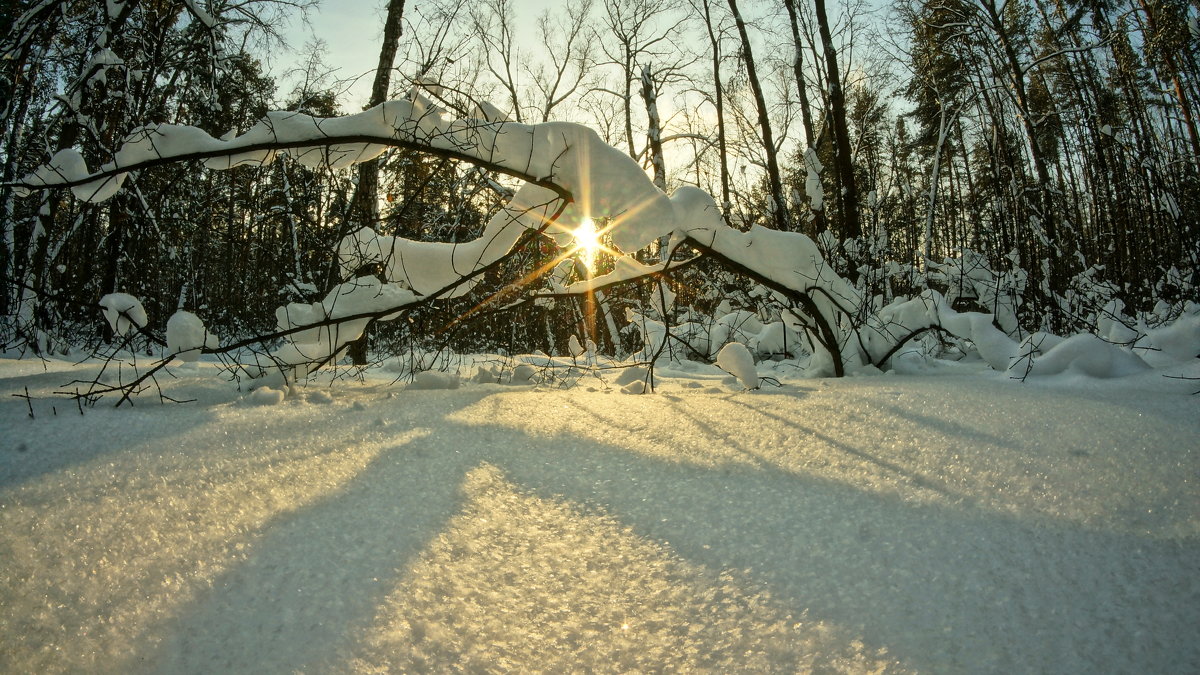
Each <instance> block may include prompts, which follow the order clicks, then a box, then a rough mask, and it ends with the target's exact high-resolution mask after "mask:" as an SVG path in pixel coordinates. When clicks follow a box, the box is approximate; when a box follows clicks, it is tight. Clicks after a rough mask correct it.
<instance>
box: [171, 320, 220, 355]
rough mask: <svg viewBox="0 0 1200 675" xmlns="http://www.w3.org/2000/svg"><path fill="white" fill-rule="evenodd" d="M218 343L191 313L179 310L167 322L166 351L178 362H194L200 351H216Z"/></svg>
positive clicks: (202, 323)
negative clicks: (204, 349) (205, 348)
mask: <svg viewBox="0 0 1200 675" xmlns="http://www.w3.org/2000/svg"><path fill="white" fill-rule="evenodd" d="M219 343H220V340H218V339H217V336H216V335H213V334H212V333H209V332H208V329H207V328H205V327H204V322H203V321H201V320H200V317H198V316H196V315H195V314H192V313H191V312H188V311H185V310H182V309H181V310H179V311H177V312H175V313H174V314H172V315H171V318H170V319H168V320H167V351H168V352H170V353H172V354H175V355H176V356H175V358H177V359H179V360H180V361H185V362H190V361H195V360H197V359H199V358H200V349H202V348H204V347H207V348H209V349H216V348H217V346H218V345H219Z"/></svg>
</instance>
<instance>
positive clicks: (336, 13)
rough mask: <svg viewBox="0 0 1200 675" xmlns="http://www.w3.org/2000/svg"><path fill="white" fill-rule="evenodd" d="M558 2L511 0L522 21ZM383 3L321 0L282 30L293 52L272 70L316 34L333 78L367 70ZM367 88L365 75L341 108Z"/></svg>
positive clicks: (351, 106)
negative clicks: (333, 71)
mask: <svg viewBox="0 0 1200 675" xmlns="http://www.w3.org/2000/svg"><path fill="white" fill-rule="evenodd" d="M415 2H416V0H408V2H407V3H406V10H407V9H408V5H411V4H413V3H415ZM559 4H561V3H560V2H557V1H556V0H514V5H515V9H516V12H517V16H518V18H519V19H522V20H532V19H534V18H536V17H537V16H538V15H539V14H540V13H541V12H542V11H543V10H544V9H546V8H548V7H554V6H558V5H559ZM385 5H386V0H324V1H323V2H322V3H321V5H320V6H319V7H318V8H317V9H316V10H315V11H313V12H312V13H311V15H310V17H309V25H307V26H306V25H303V24H302V23H301V22H300V21H299V20H295V21H293V22H292V24H291V25H290V26H289V27H288V29H287V31H285V34H286V35H287V36H288V41H289V42H290V43H291V45H292V48H293V49H295V50H296V51H297V54H296V55H294V56H293V57H290V58H289V57H286V56H285V57H280V58H277V59H276V61H277V63H276V64H275V67H274V71H275V72H276V73H282V72H284V71H285V70H287V69H288V68H289V67H291V66H292V65H293V64H294V63H296V62H302V61H303V60H304V57H303V55H302V54H299V52H300V51H301V50H302V49H303V47H304V45H305V43H307V42H308V41H309V40H311V39H312V38H313V37H316V38H319V39H321V40H323V41H325V43H326V45H327V46H328V51H327V52H326V58H325V61H326V63H327V64H328V65H330V66H332V67H334V68H336V69H337V73H336V75H335V76H336V77H338V78H353V77H358V76H360V75H362V74H364V73H368V71H370V70H371V69H373V68H374V67H375V65H376V62H377V61H378V60H379V45H380V40H381V39H382V38H383V19H384V6H385ZM284 86H285V87H287V86H290V85H287V84H285V85H284ZM370 88H371V77H370V75H369V74H368V75H367V76H366V77H363V78H361V79H360V80H359V82H358V84H357V85H356V86H355V87H354V88H353V89H351V91H350V97H348V98H347V99H346V101H345V102H344V104H343V109H344V110H346V111H347V112H350V111H353V110H356V109H357V108H358V107H359V106H361V105H362V104H364V103H366V101H367V98H368V97H369V95H370Z"/></svg>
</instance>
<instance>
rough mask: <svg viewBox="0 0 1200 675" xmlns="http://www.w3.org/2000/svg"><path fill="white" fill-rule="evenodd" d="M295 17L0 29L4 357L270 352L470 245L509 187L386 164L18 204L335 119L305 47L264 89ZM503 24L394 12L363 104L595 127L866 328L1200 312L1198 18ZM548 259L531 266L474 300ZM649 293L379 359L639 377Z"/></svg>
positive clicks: (533, 19) (479, 8) (706, 16)
mask: <svg viewBox="0 0 1200 675" xmlns="http://www.w3.org/2000/svg"><path fill="white" fill-rule="evenodd" d="M311 10H312V8H311V7H310V6H309V5H308V4H307V3H306V2H295V1H288V2H284V1H282V0H254V1H250V2H245V1H242V2H231V1H229V0H205V1H202V0H181V1H171V0H167V1H164V2H145V1H144V0H142V1H139V0H124V2H116V1H110V2H103V3H102V2H71V1H67V0H58V1H56V0H38V1H33V0H23V1H21V2H9V3H5V4H3V5H0V25H4V26H7V27H8V28H7V29H6V30H4V31H2V33H0V53H2V54H3V58H0V132H2V134H3V136H2V141H0V144H2V145H0V161H2V162H3V166H2V174H0V182H2V183H3V185H2V186H0V204H2V207H0V208H2V210H0V223H2V225H3V248H2V250H0V257H2V260H0V263H2V273H0V276H2V279H3V292H2V293H0V315H2V316H3V322H4V323H3V326H2V330H3V335H2V336H0V338H2V339H3V342H4V344H5V345H6V346H17V345H24V346H28V347H32V348H33V349H35V350H38V351H42V350H48V349H55V348H56V347H57V346H60V345H65V344H79V343H80V342H86V341H93V342H94V341H99V340H103V339H105V338H107V337H109V336H106V335H104V333H103V331H104V328H105V326H106V324H105V323H104V322H102V321H99V320H98V313H97V311H96V302H97V300H98V298H99V297H100V296H102V295H104V294H106V293H110V292H116V291H121V292H126V293H130V294H133V295H135V296H138V297H139V298H141V299H142V300H143V302H144V303H145V305H146V307H147V309H148V310H149V311H150V313H151V315H152V316H156V317H160V318H161V319H162V320H165V317H166V316H169V315H170V314H171V313H173V312H174V311H175V310H177V309H188V310H191V311H195V312H197V313H199V314H201V315H202V316H204V318H205V321H206V322H207V323H208V325H209V326H210V327H211V328H212V329H214V330H216V331H217V332H218V333H220V334H222V335H248V334H253V333H256V332H266V331H268V330H269V329H270V328H271V327H272V326H273V324H274V322H275V315H274V309H275V308H276V307H277V306H279V305H281V304H285V303H287V302H297V301H312V300H314V299H316V298H318V297H320V296H321V295H322V294H323V293H324V292H325V291H326V290H328V289H329V288H330V287H331V286H332V285H333V284H335V283H336V282H337V281H338V280H339V279H341V278H344V277H346V276H347V275H361V274H372V273H374V272H375V271H374V270H370V269H361V270H345V269H342V268H341V267H340V266H339V264H338V260H337V258H336V248H337V244H338V242H339V241H340V240H341V239H342V238H343V237H344V236H346V235H347V234H350V233H352V232H354V231H356V230H358V229H359V228H361V227H364V226H371V227H375V228H377V229H379V230H380V231H381V232H384V233H386V234H398V235H403V236H406V237H409V238H414V239H426V240H438V241H461V240H465V239H470V238H471V237H473V236H475V235H476V233H478V231H479V229H480V227H481V225H482V223H484V222H485V221H486V219H487V218H488V217H489V216H490V215H491V214H492V213H494V212H495V210H496V209H497V208H498V207H499V205H500V204H501V203H503V200H504V199H505V198H506V196H507V194H508V193H509V191H510V190H511V187H512V186H511V185H509V184H506V183H504V182H503V181H501V180H499V179H498V178H497V177H495V176H493V175H489V174H488V173H486V172H483V171H481V170H478V169H475V168H472V167H469V166H465V165H460V164H458V163H456V162H454V161H451V160H447V159H442V158H433V157H428V156H422V155H418V154H414V153H412V152H407V151H402V150H398V149H397V150H392V151H389V153H387V154H386V155H385V156H384V157H383V158H381V159H380V160H378V161H377V162H373V163H371V164H369V165H359V166H356V167H344V166H339V165H338V164H337V163H336V162H333V163H330V164H327V165H324V166H306V165H302V164H300V163H298V162H296V161H293V160H290V159H287V158H281V159H280V160H277V161H276V162H275V163H273V164H271V165H270V166H267V167H262V168H260V167H242V168H238V169H235V170H232V171H211V170H209V169H207V168H205V167H204V166H202V165H200V164H176V165H166V166H162V167H158V168H155V169H154V170H148V171H143V172H141V173H138V174H136V175H133V176H131V178H130V180H129V181H128V182H126V183H125V186H124V188H123V189H122V190H121V192H120V193H119V194H118V195H117V196H115V197H114V198H113V199H111V200H109V201H107V202H103V203H100V204H90V203H87V202H84V201H81V200H79V199H77V198H76V197H75V196H74V195H72V193H71V192H69V191H47V192H43V193H37V194H31V195H21V194H18V192H17V191H16V190H14V189H13V188H12V187H11V186H10V185H8V184H9V183H11V182H12V181H14V180H16V179H18V178H20V177H21V176H23V175H25V174H26V173H28V172H30V171H32V170H34V169H35V168H36V167H37V166H39V165H41V164H43V163H45V162H46V161H47V160H48V159H49V158H50V157H51V156H53V155H54V154H55V153H56V152H57V151H59V150H62V149H64V148H72V147H74V148H79V149H81V150H82V152H83V154H84V156H85V158H86V159H87V161H88V164H89V166H92V167H97V166H100V165H101V164H103V163H104V162H105V161H107V160H108V159H109V158H110V157H111V153H112V152H113V151H114V149H115V148H116V147H118V146H119V145H120V143H121V141H122V140H123V139H125V138H127V137H129V136H130V135H131V134H135V133H147V132H146V131H144V130H143V127H146V126H147V125H154V124H164V123H165V124H188V125H193V126H197V127H199V128H201V129H204V130H205V131H207V132H209V133H211V134H213V135H215V136H220V135H224V134H226V133H229V132H235V133H241V132H244V131H245V130H246V129H248V128H249V127H250V126H252V125H253V124H255V123H256V122H257V121H258V120H259V119H260V118H261V117H262V116H263V115H264V114H266V112H267V111H269V110H290V111H298V112H304V113H307V114H311V115H316V116H334V115H338V114H344V113H347V112H356V110H351V109H349V108H348V103H347V101H348V99H347V96H346V95H345V93H344V91H345V90H346V85H345V83H344V82H339V81H337V80H336V79H334V78H333V77H332V76H331V75H330V74H329V73H328V72H327V70H328V69H327V67H326V66H324V64H323V59H322V48H321V45H319V44H310V45H307V46H305V47H304V48H303V49H302V50H301V51H302V52H303V55H302V56H301V57H297V58H296V60H297V61H298V62H299V65H298V67H297V69H296V71H295V72H294V73H293V74H292V75H291V76H289V77H288V78H287V81H288V82H289V83H290V85H289V86H288V87H286V88H285V89H281V88H280V87H279V86H278V85H277V83H276V82H275V81H274V80H273V79H272V77H270V76H269V74H268V71H267V70H266V68H265V67H264V66H263V63H262V62H263V59H265V58H266V56H267V55H268V54H271V55H273V57H272V58H275V59H279V58H280V56H279V54H280V53H283V52H282V51H281V33H280V30H281V27H282V26H284V25H285V22H286V21H298V20H299V19H300V17H301V15H302V14H303V13H305V12H309V11H311ZM522 10H523V8H522V7H521V6H520V5H519V3H516V2H513V1H512V0H483V1H482V2H479V3H474V4H469V5H468V4H463V3H457V2H451V1H446V0H440V1H437V2H430V3H416V2H413V1H412V0H410V1H409V3H408V6H407V7H406V6H405V3H404V2H403V1H401V0H392V1H391V2H388V3H386V5H385V8H384V24H381V25H374V24H373V23H372V22H373V21H374V16H369V17H364V27H363V31H362V32H363V34H364V35H377V34H381V37H380V38H379V42H380V46H381V50H380V52H381V53H380V62H379V68H378V70H377V71H376V77H375V78H374V84H375V87H374V91H373V92H372V100H383V98H382V97H388V96H390V97H403V96H405V95H406V92H408V91H409V90H410V89H412V88H414V87H418V88H420V89H421V90H422V92H423V93H424V94H425V95H429V96H434V97H435V98H436V99H437V100H438V101H439V102H440V103H441V104H443V105H446V106H447V107H449V108H450V109H452V110H455V111H456V112H458V113H459V114H461V115H463V116H472V117H482V118H485V119H500V118H507V119H511V120H514V121H524V122H540V121H545V120H569V121H576V122H582V123H585V124H588V125H589V126H591V127H592V128H594V129H595V130H596V131H597V132H598V133H600V134H601V136H602V137H604V138H605V140H607V141H608V142H609V143H610V144H612V145H613V146H614V147H617V148H620V149H621V150H623V151H626V152H628V153H629V155H630V156H632V157H634V158H635V159H637V160H638V161H639V162H642V163H643V164H644V166H645V167H646V169H647V171H648V172H649V173H650V174H651V175H652V176H653V178H654V181H655V183H656V184H657V185H658V186H659V187H660V188H661V189H663V190H666V191H671V190H673V189H674V188H676V187H678V186H680V185H684V184H694V185H698V186H699V187H701V188H703V189H705V190H707V191H708V192H710V193H711V194H712V195H714V197H716V198H717V202H718V204H721V205H722V209H723V214H724V216H725V218H726V220H727V222H729V223H731V224H733V225H735V226H737V227H749V226H750V225H753V224H761V225H764V226H768V227H773V228H777V229H784V230H792V231H800V232H804V233H806V234H808V235H809V236H810V237H812V238H813V239H814V240H816V241H817V242H818V243H819V244H820V245H821V247H822V250H823V252H824V253H825V256H826V258H827V259H828V260H830V261H831V262H832V263H833V264H834V265H835V266H836V267H837V268H838V271H839V272H840V273H841V274H843V276H845V277H846V278H848V279H850V280H851V281H852V282H854V283H856V284H858V285H859V287H860V288H861V289H862V290H864V291H865V292H864V293H863V295H864V297H866V298H873V299H874V300H873V301H874V302H876V303H886V302H888V301H890V300H891V299H893V298H895V297H899V296H903V295H907V294H911V293H913V292H915V291H917V290H918V289H922V288H926V287H930V286H933V287H936V288H938V289H939V290H942V291H945V292H949V294H950V295H951V296H953V297H955V298H957V299H960V300H962V301H963V302H975V303H978V304H979V305H981V306H983V307H985V308H987V309H990V310H995V309H996V307H997V306H998V305H1003V306H1005V307H1007V308H1009V309H1011V310H1012V311H1013V312H1015V313H1016V315H1017V316H1018V317H1019V318H1020V324H1021V326H1023V327H1024V329H1026V330H1036V329H1050V330H1056V331H1060V332H1061V331H1074V330H1081V329H1083V330H1086V329H1088V328H1089V327H1091V326H1094V324H1095V319H1096V316H1097V313H1098V312H1099V311H1101V309H1102V308H1103V307H1105V306H1106V305H1108V304H1109V303H1110V301H1112V300H1113V299H1120V300H1122V301H1123V302H1124V303H1125V304H1126V305H1127V306H1128V307H1129V308H1131V309H1133V310H1140V311H1146V310H1151V309H1154V308H1155V305H1156V303H1159V302H1160V301H1162V302H1165V303H1166V304H1167V305H1172V304H1174V305H1178V303H1179V302H1180V301H1183V300H1188V299H1191V300H1196V299H1198V296H1197V290H1196V289H1197V286H1198V285H1200V279H1198V278H1197V268H1198V267H1200V237H1198V234H1200V233H1198V230H1197V216H1196V214H1197V213H1198V212H1200V168H1198V167H1200V132H1198V129H1197V125H1198V123H1200V122H1198V121H1197V119H1196V115H1197V114H1200V110H1198V109H1197V106H1198V105H1200V60H1198V53H1197V52H1198V47H1197V44H1198V42H1200V39H1198V37H1200V28H1198V27H1197V17H1198V16H1200V8H1198V6H1197V5H1195V4H1189V3H1188V2H1185V1H1183V0H1130V1H1128V2H1127V1H1114V2H1095V1H1091V0H1086V1H1084V2H1074V1H1071V2H1068V1H1067V0H1056V1H1055V2H1046V3H1034V2H1030V1H1028V0H1007V1H1005V2H997V1H996V0H923V1H911V0H904V1H902V2H898V3H896V4H895V5H893V6H890V7H882V8H874V7H869V6H867V5H865V4H861V3H858V2H856V1H855V0H849V1H848V2H847V3H845V4H839V5H836V6H834V5H829V6H826V2H825V0H812V1H811V3H810V2H809V1H808V0H804V1H800V0H764V1H761V2H754V3H751V2H748V1H747V0H742V2H741V4H740V5H739V3H738V2H737V1H736V0H726V1H724V2H719V1H717V0H579V1H576V2H569V3H567V4H566V5H564V6H562V7H561V8H559V9H557V10H555V11H553V12H551V13H548V14H544V15H542V16H526V15H524V14H522V13H521V12H522ZM324 11H327V12H336V11H338V10H337V8H336V7H333V6H330V7H327V8H326V9H325V10H324ZM531 36H533V37H531ZM381 75H386V76H381ZM149 133H153V132H152V131H150V132H149ZM556 252H557V250H556V249H555V247H554V245H553V244H552V243H550V242H549V241H548V240H547V241H535V242H532V243H531V245H530V246H529V247H528V250H527V253H526V255H523V256H520V257H518V258H517V259H516V260H515V261H514V262H513V263H512V264H511V265H509V266H508V268H506V269H505V270H503V271H502V272H501V273H500V277H503V278H499V277H498V278H497V279H496V280H495V283H494V284H492V285H491V287H492V288H495V287H497V286H503V285H504V284H506V283H511V282H512V281H513V280H516V279H520V278H521V277H522V276H524V275H525V274H526V273H527V272H528V271H529V270H531V269H534V268H536V267H537V266H539V265H544V264H545V263H546V262H547V261H550V260H552V259H553V256H554V255H555V253H556ZM576 273H578V274H582V273H583V271H582V270H577V272H576ZM688 274H689V275H690V277H689V280H688V281H686V282H675V291H676V292H677V293H678V296H677V298H678V302H679V303H683V302H685V301H689V300H690V301H693V302H695V303H699V304H698V305H697V306H698V307H701V308H702V309H704V310H706V311H708V310H711V309H712V308H713V307H716V306H717V305H719V304H720V302H721V301H722V300H727V301H733V302H734V305H737V304H739V303H741V304H744V305H751V304H753V302H754V300H753V298H752V297H751V295H752V292H751V291H752V289H747V288H746V287H743V286H738V284H737V283H736V280H731V279H729V278H728V277H726V276H725V275H723V274H721V273H718V272H716V271H714V270H709V269H706V268H704V267H703V266H697V267H696V268H695V269H693V270H691V271H690V272H689V273H688ZM506 275H507V276H506ZM689 286H690V287H689ZM698 286H703V288H698ZM652 290H653V289H648V288H634V289H626V290H620V291H615V292H613V293H612V294H610V296H609V297H607V298H603V299H602V301H601V302H600V303H599V305H598V309H597V306H596V305H595V304H592V305H589V304H588V303H585V302H582V301H581V302H575V301H574V300H573V299H572V300H571V301H569V302H568V301H563V302H557V303H550V302H541V303H536V304H530V305H528V306H527V307H526V308H525V310H524V311H523V312H521V313H520V314H519V315H517V316H515V317H510V318H509V319H506V320H504V321H492V320H487V319H488V317H490V316H491V315H490V314H482V313H478V312H475V311H474V310H473V308H474V307H475V306H477V305H478V302H479V298H470V299H467V300H464V301H462V302H460V303H456V304H455V305H454V306H452V307H443V308H441V309H439V310H438V311H437V312H431V313H430V314H429V315H428V316H427V317H426V319H422V318H421V315H418V316H417V319H416V323H413V322H409V323H407V324H405V326H401V327H400V328H392V329H389V330H392V331H397V330H408V331H410V332H411V331H414V330H415V331H416V332H418V333H421V334H423V335H426V336H429V335H434V336H438V337H439V338H441V339H446V340H454V341H455V342H456V346H457V347H459V348H463V349H483V348H489V347H491V348H494V347H497V346H504V347H505V348H511V349H524V350H532V349H542V350H545V351H558V352H561V351H562V350H563V349H564V348H565V345H566V342H567V340H568V338H569V336H570V335H572V334H578V335H581V336H582V335H589V336H590V337H592V339H594V340H595V341H596V342H597V343H598V344H599V345H600V346H601V348H602V349H604V350H606V351H611V352H622V351H628V350H630V349H631V348H632V347H631V345H629V344H622V343H623V342H625V343H628V341H629V340H630V339H631V338H630V337H629V335H628V333H623V332H622V328H623V326H624V325H625V314H624V312H623V311H622V308H623V307H635V309H636V308H640V307H651V306H652V305H653V304H654V302H653V301H654V293H652V292H651V291H652ZM981 291H987V292H991V293H994V294H995V295H996V296H997V297H993V298H991V299H987V298H981V297H979V296H980V295H983V294H984V293H983V292H981ZM1001 294H1003V295H1005V298H1004V299H1003V300H1000V299H999V298H998V296H999V295H1001ZM705 303H707V304H705ZM710 305H711V306H710ZM660 309H662V308H660ZM597 311H598V312H599V315H597ZM663 311H667V310H665V309H664V310H663ZM474 314H479V315H480V316H479V317H476V318H477V319H478V320H476V322H475V323H474V324H471V323H470V321H467V320H463V319H462V317H464V316H466V317H467V318H468V319H470V318H471V316H473V315H474ZM424 321H427V323H422V322H424ZM417 324H420V325H417ZM464 327H466V328H465V329H464ZM1005 329H1006V330H1008V328H1007V327H1005ZM377 339H387V336H378V337H377Z"/></svg>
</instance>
